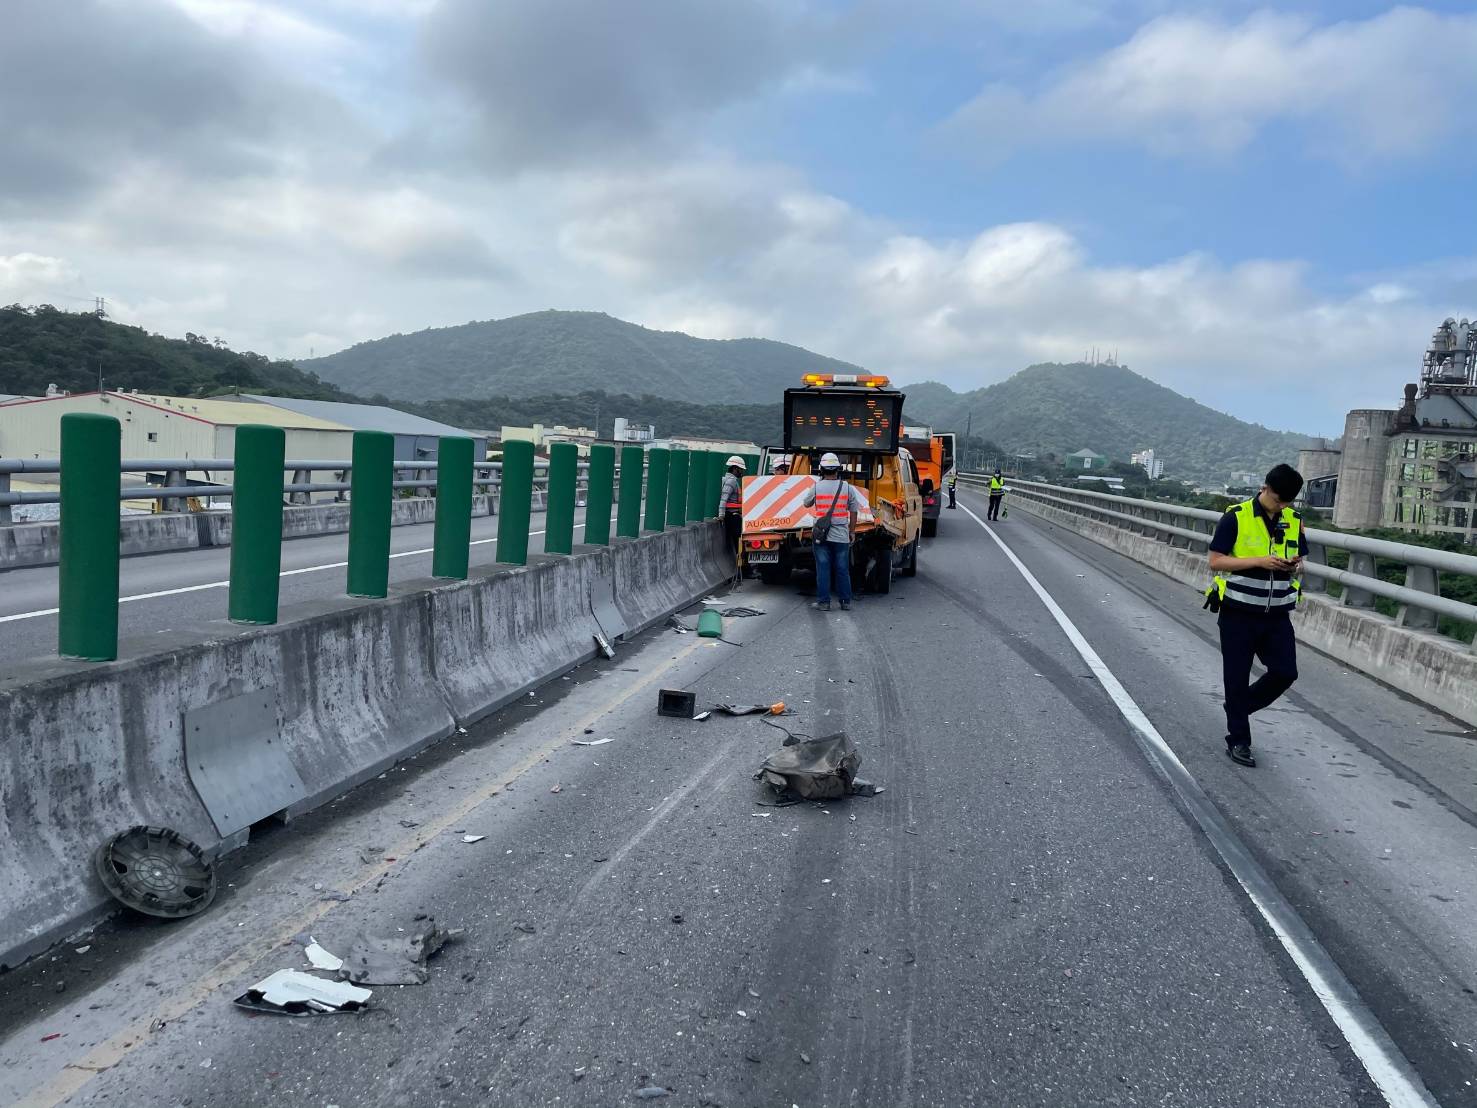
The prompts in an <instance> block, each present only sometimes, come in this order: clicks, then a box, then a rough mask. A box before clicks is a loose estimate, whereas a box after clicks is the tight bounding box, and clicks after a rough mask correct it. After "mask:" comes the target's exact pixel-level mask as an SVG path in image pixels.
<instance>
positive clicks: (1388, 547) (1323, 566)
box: [959, 473, 1477, 650]
mask: <svg viewBox="0 0 1477 1108" xmlns="http://www.w3.org/2000/svg"><path fill="white" fill-rule="evenodd" d="M959 479H960V480H961V481H963V482H965V483H966V484H969V485H972V486H974V487H976V488H979V487H981V483H982V482H987V481H988V480H989V475H988V474H981V473H961V474H960V475H959ZM1007 491H1008V492H1009V493H1010V494H1012V495H1014V496H1016V497H1024V498H1026V499H1028V500H1034V501H1037V502H1040V503H1042V504H1046V505H1049V506H1051V507H1054V508H1059V509H1062V510H1065V511H1069V512H1073V513H1075V514H1079V515H1086V516H1089V517H1092V518H1095V519H1099V520H1101V521H1103V522H1106V523H1112V524H1115V525H1117V526H1121V527H1126V528H1128V529H1130V530H1133V531H1136V532H1138V533H1139V534H1143V535H1145V536H1154V537H1158V538H1162V540H1163V541H1167V542H1169V543H1171V544H1173V545H1175V546H1183V547H1189V546H1190V545H1191V544H1198V545H1200V546H1202V547H1207V546H1209V544H1210V538H1211V535H1212V533H1213V532H1214V530H1215V525H1216V524H1217V523H1219V522H1220V519H1221V516H1222V514H1223V513H1221V512H1214V511H1210V510H1208V509H1205V508H1186V507H1182V506H1181V505H1178V504H1165V503H1162V502H1160V501H1157V500H1140V499H1137V498H1135V497H1131V496H1114V495H1112V494H1111V493H1101V492H1094V491H1091V490H1088V489H1073V488H1066V487H1063V486H1061V485H1048V484H1042V483H1041V482H1038V481H1018V480H1013V479H1012V480H1011V481H1010V482H1009V483H1008V485H1007ZM1197 524H1203V525H1204V526H1196V525H1197ZM1303 537H1304V541H1305V546H1306V549H1307V554H1306V558H1305V560H1304V562H1303V589H1304V591H1305V592H1309V593H1316V592H1324V591H1326V582H1328V581H1334V582H1337V583H1338V584H1339V585H1341V586H1342V587H1343V594H1342V595H1341V596H1340V597H1339V603H1340V604H1342V605H1344V606H1345V607H1349V608H1366V609H1367V608H1373V607H1374V601H1375V597H1383V598H1385V599H1387V600H1392V601H1394V602H1395V603H1397V604H1398V605H1400V609H1399V611H1398V612H1397V613H1396V616H1395V619H1396V622H1397V623H1398V624H1399V625H1400V626H1402V627H1408V628H1411V629H1413V630H1436V628H1437V626H1438V621H1437V616H1439V615H1444V616H1450V617H1451V618H1453V619H1458V620H1461V621H1463V622H1466V623H1472V624H1477V605H1473V604H1464V603H1462V602H1461V601H1459V600H1452V599H1450V598H1448V597H1444V596H1442V595H1440V591H1439V590H1440V575H1441V574H1442V573H1456V574H1462V575H1466V576H1469V577H1477V555H1473V554H1458V553H1455V552H1453V551H1450V550H1436V549H1433V548H1431V547H1426V546H1415V545H1412V544H1410V543H1402V542H1390V541H1388V540H1386V539H1371V538H1368V537H1366V536H1364V535H1346V534H1343V533H1342V532H1339V531H1326V530H1323V529H1322V528H1316V527H1309V528H1305V529H1304V531H1303ZM1329 550H1343V551H1346V552H1347V553H1348V555H1349V568H1348V569H1347V570H1344V569H1337V568H1335V567H1333V566H1330V565H1328V551H1329ZM1380 558H1382V559H1384V560H1386V561H1392V562H1399V563H1401V564H1402V565H1404V566H1405V584H1404V585H1397V584H1394V583H1393V582H1390V581H1385V580H1382V579H1381V578H1379V577H1378V576H1376V559H1380ZM1206 573H1207V580H1209V570H1208V569H1207V571H1206ZM1473 649H1474V650H1477V643H1474V645H1473Z"/></svg>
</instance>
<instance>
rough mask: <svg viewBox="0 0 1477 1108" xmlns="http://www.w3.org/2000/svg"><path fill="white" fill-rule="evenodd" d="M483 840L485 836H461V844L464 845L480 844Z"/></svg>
mask: <svg viewBox="0 0 1477 1108" xmlns="http://www.w3.org/2000/svg"><path fill="white" fill-rule="evenodd" d="M485 838H487V836H486V835H463V836H462V842H464V843H480V842H481V841H482V840H483V839H485Z"/></svg>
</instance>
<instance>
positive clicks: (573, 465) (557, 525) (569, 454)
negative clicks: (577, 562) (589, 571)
mask: <svg viewBox="0 0 1477 1108" xmlns="http://www.w3.org/2000/svg"><path fill="white" fill-rule="evenodd" d="M579 463H580V451H579V447H577V446H575V445H574V443H572V442H556V443H555V444H554V445H553V446H551V447H549V509H548V514H547V515H546V516H545V517H544V551H545V552H546V553H548V554H569V553H571V552H572V551H573V550H574V499H575V498H574V489H575V481H576V478H577V477H578V473H579Z"/></svg>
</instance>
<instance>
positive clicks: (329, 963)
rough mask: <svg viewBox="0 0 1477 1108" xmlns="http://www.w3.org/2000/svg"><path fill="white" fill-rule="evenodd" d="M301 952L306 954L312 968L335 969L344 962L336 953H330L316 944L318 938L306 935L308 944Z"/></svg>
mask: <svg viewBox="0 0 1477 1108" xmlns="http://www.w3.org/2000/svg"><path fill="white" fill-rule="evenodd" d="M303 953H304V954H306V955H307V956H308V961H309V962H310V963H312V966H313V968H314V969H323V970H337V969H338V968H339V967H340V966H342V965H343V964H344V960H343V959H342V958H340V957H339V956H338V955H336V954H330V953H329V952H328V951H327V950H325V949H323V947H321V946H319V945H318V940H317V939H315V938H313V936H311V935H309V936H308V945H307V946H306V947H304V948H303Z"/></svg>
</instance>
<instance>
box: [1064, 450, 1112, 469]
mask: <svg viewBox="0 0 1477 1108" xmlns="http://www.w3.org/2000/svg"><path fill="white" fill-rule="evenodd" d="M1062 464H1063V465H1065V466H1066V467H1067V468H1068V469H1080V470H1088V469H1107V468H1108V459H1107V458H1105V457H1104V456H1103V455H1101V454H1099V453H1098V452H1097V451H1096V450H1088V449H1086V448H1083V449H1082V450H1074V451H1072V453H1070V454H1068V455H1067V456H1066V457H1065V458H1063V459H1062Z"/></svg>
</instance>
